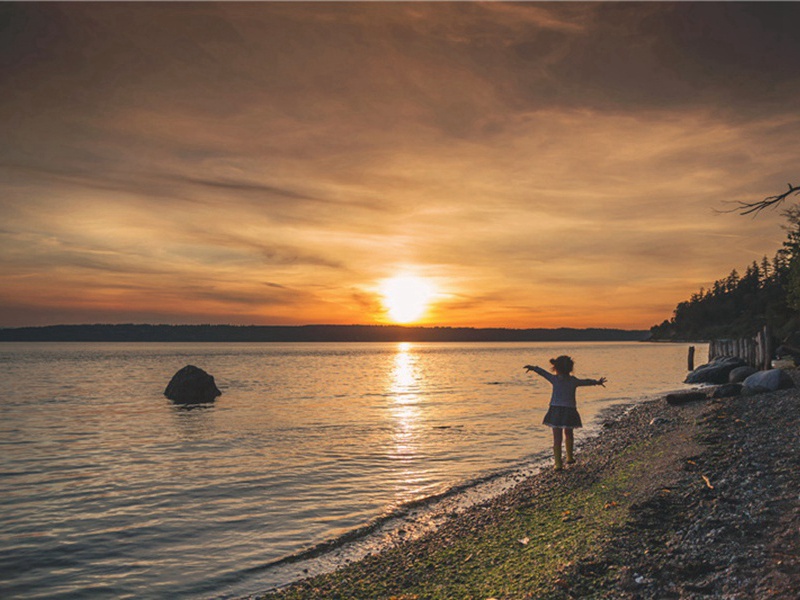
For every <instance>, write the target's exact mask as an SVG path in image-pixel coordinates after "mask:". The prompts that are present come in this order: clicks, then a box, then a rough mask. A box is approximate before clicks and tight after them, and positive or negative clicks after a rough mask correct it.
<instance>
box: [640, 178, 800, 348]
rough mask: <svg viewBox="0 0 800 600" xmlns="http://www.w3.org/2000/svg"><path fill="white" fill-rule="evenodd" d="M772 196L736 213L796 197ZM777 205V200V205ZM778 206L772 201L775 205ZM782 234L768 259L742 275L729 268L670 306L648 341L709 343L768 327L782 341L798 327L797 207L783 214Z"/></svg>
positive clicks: (799, 216) (799, 253) (799, 249)
mask: <svg viewBox="0 0 800 600" xmlns="http://www.w3.org/2000/svg"><path fill="white" fill-rule="evenodd" d="M789 188H790V190H789V193H785V194H782V195H780V196H773V197H770V198H767V199H765V200H764V201H762V202H758V203H753V204H745V205H742V210H741V214H743V215H746V214H752V213H753V212H756V213H757V212H758V211H760V210H762V209H763V208H766V207H769V206H772V205H774V204H776V202H775V201H774V200H773V199H774V198H780V199H781V200H780V201H782V200H783V199H785V198H786V197H788V195H791V194H796V193H797V189H798V188H793V187H792V186H791V185H790V186H789ZM780 201H779V202H780ZM779 202H777V203H779ZM783 214H784V216H785V217H786V225H785V226H784V229H785V230H786V232H787V237H786V240H785V241H784V242H783V246H782V247H781V248H780V250H778V252H776V254H775V256H774V257H773V258H772V259H770V258H768V257H766V256H764V257H762V258H761V260H760V261H753V262H752V263H751V264H750V265H748V266H747V267H745V268H744V271H743V272H741V273H740V272H739V271H738V270H736V269H733V270H732V271H731V272H730V274H729V275H728V276H727V277H724V278H722V279H718V280H717V281H715V282H714V283H712V284H711V285H710V286H709V287H708V288H705V287H701V288H700V290H698V291H697V292H695V293H694V294H692V295H691V297H690V298H689V299H688V300H685V301H683V302H680V303H679V304H678V306H676V307H675V310H674V312H673V316H672V318H671V319H667V320H665V321H664V322H662V323H661V324H660V325H654V326H653V327H652V328H651V329H650V333H651V339H653V340H665V341H666V340H673V341H679V340H710V339H721V338H735V337H745V336H750V335H754V334H755V333H756V332H758V331H759V330H760V329H761V328H762V327H763V326H765V325H766V326H769V327H770V329H771V331H772V333H773V336H775V337H777V338H779V339H783V338H785V337H786V336H788V335H789V334H790V333H791V332H793V331H794V330H796V329H799V328H800V206H793V207H791V208H789V209H787V210H786V211H785V212H784V213H783Z"/></svg>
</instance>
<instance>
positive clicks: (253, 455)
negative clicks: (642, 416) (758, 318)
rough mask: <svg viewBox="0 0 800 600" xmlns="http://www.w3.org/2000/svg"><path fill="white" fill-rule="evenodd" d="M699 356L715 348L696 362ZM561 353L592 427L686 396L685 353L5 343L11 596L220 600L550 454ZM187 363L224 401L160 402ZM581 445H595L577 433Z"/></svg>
mask: <svg viewBox="0 0 800 600" xmlns="http://www.w3.org/2000/svg"><path fill="white" fill-rule="evenodd" d="M698 351H699V352H698V354H699V356H700V357H704V356H705V354H704V352H705V347H701V348H698ZM561 353H568V354H571V355H572V356H573V357H575V359H576V374H577V375H578V376H583V377H599V376H600V375H606V376H607V377H608V378H609V383H608V385H607V387H606V388H600V387H597V388H582V389H580V390H579V399H578V402H579V409H580V410H581V414H582V416H583V418H584V423H585V424H586V425H590V424H591V423H592V421H593V419H594V417H595V416H596V415H597V413H598V412H599V411H600V410H602V409H603V408H605V407H608V406H609V405H611V404H614V403H620V402H625V401H629V400H631V399H638V398H641V397H644V396H647V395H651V394H654V393H658V392H662V391H665V390H671V389H676V388H679V387H680V382H681V381H682V379H683V377H684V375H685V369H686V354H687V347H686V346H685V345H667V344H637V343H581V344H575V343H572V344H550V343H548V344H544V343H541V344H502V343H498V344H453V343H450V344H67V343H59V344H56V343H54V344H47V343H38V344H22V343H19V344H14V343H4V344H0V384H2V389H3V390H4V394H3V396H2V399H0V406H2V420H0V432H1V433H0V444H2V452H1V453H0V486H2V487H1V488H0V517H2V523H1V525H0V595H1V596H2V597H3V598H9V597H24V598H67V597H68V598H132V597H136V598H167V597H169V598H210V597H230V596H235V595H242V594H246V593H252V592H256V591H259V590H260V589H263V587H264V586H265V585H267V584H270V585H271V584H273V583H275V582H276V581H277V580H276V579H275V577H272V578H271V577H270V568H269V565H270V564H271V563H274V562H275V561H278V560H280V559H282V558H284V557H286V556H289V555H293V554H296V553H298V552H300V551H302V550H304V549H308V548H309V547H312V546H314V545H316V544H319V543H321V542H325V541H328V540H332V539H335V538H337V537H339V536H341V535H343V534H345V533H346V532H348V531H351V530H353V529H355V528H358V527H360V526H363V525H365V524H367V523H369V522H372V521H374V520H375V519H378V518H380V517H382V516H385V515H387V514H389V513H391V512H392V511H396V510H397V509H398V508H400V507H402V506H403V505H406V504H407V503H409V502H413V501H415V500H419V499H421V498H425V497H428V496H432V495H435V494H440V493H442V492H444V491H445V490H447V489H449V488H451V487H453V486H457V485H460V484H463V483H464V482H466V481H470V480H474V479H476V478H478V477H481V476H484V475H486V474H488V473H494V472H498V471H503V470H510V469H518V468H524V467H525V466H526V465H528V466H529V465H530V464H532V463H533V461H534V459H535V458H536V457H537V455H540V453H541V452H542V451H543V449H545V448H549V446H550V441H549V438H550V433H549V430H548V429H547V428H545V427H544V426H542V425H540V423H541V420H542V417H543V415H544V412H545V411H546V407H547V403H548V400H549V385H548V384H547V383H546V382H545V381H544V380H542V379H540V378H539V377H537V376H535V375H533V374H526V373H525V372H524V371H523V369H522V367H523V365H525V364H527V363H533V364H540V365H542V366H548V364H547V359H548V358H550V357H552V356H555V355H557V354H561ZM187 364H194V365H196V366H199V367H201V368H203V369H205V370H206V371H208V372H209V373H211V374H212V375H214V376H215V378H216V380H217V384H218V386H219V388H220V389H221V390H222V392H223V395H222V396H221V397H220V398H218V399H217V401H216V403H214V404H213V405H210V406H207V407H203V408H195V409H192V410H187V409H186V408H181V407H179V406H176V405H174V404H172V403H171V402H170V401H169V400H167V399H166V398H164V396H163V395H162V394H163V390H164V387H165V386H166V384H167V382H168V381H169V379H170V378H171V377H172V375H173V374H174V373H175V371H177V370H178V369H180V368H181V367H183V366H185V365H187ZM579 437H580V436H579Z"/></svg>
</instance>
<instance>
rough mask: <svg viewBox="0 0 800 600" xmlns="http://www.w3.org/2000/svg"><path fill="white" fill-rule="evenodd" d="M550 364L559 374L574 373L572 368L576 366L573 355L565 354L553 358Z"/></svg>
mask: <svg viewBox="0 0 800 600" xmlns="http://www.w3.org/2000/svg"><path fill="white" fill-rule="evenodd" d="M550 364H551V365H553V370H554V371H555V372H556V373H558V374H559V375H569V374H570V373H572V369H574V368H575V362H574V361H573V360H572V357H570V356H567V355H565V354H564V355H561V356H559V357H557V358H551V359H550Z"/></svg>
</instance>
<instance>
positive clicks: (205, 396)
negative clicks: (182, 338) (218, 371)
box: [164, 365, 222, 404]
mask: <svg viewBox="0 0 800 600" xmlns="http://www.w3.org/2000/svg"><path fill="white" fill-rule="evenodd" d="M164 395H165V396H166V397H167V398H169V399H170V400H173V401H175V402H180V403H182V404H202V403H206V402H213V401H214V399H215V398H216V397H217V396H221V395H222V392H220V391H219V390H218V389H217V384H216V383H214V377H213V376H211V375H209V374H208V373H206V372H205V371H203V369H199V368H198V367H195V366H194V365H187V366H185V367H183V368H182V369H181V370H180V371H178V372H177V373H175V375H173V376H172V379H171V380H170V382H169V384H168V385H167V389H165V390H164Z"/></svg>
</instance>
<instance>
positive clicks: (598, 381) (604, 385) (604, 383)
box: [597, 377, 608, 387]
mask: <svg viewBox="0 0 800 600" xmlns="http://www.w3.org/2000/svg"><path fill="white" fill-rule="evenodd" d="M606 381H608V379H606V378H605V377H601V378H600V379H598V380H597V385H602V386H603V387H606Z"/></svg>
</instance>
